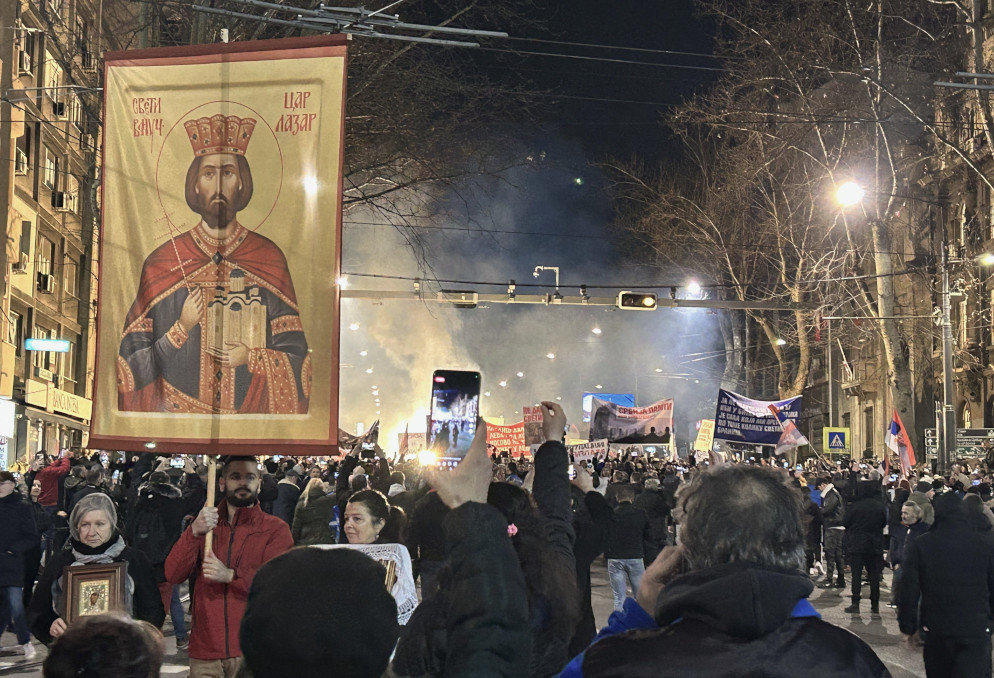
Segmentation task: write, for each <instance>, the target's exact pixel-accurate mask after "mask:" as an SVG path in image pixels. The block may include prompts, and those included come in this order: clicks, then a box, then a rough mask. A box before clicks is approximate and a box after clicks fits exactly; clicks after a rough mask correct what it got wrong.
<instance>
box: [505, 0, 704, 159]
mask: <svg viewBox="0 0 994 678" xmlns="http://www.w3.org/2000/svg"><path fill="white" fill-rule="evenodd" d="M543 3H544V4H545V6H546V9H547V12H548V16H549V21H548V26H547V27H546V28H547V29H548V32H547V31H546V30H544V29H543V30H535V29H529V27H527V26H519V27H513V28H508V32H509V33H511V35H512V36H514V37H523V38H532V37H535V38H540V39H551V40H556V41H560V42H563V43H586V44H591V45H600V46H603V47H600V48H598V47H581V46H579V45H566V44H562V45H551V44H542V43H531V42H518V41H512V42H510V43H509V45H510V46H518V47H520V48H521V49H527V50H529V51H535V52H558V53H565V54H572V55H579V56H589V57H599V58H603V59H612V60H615V61H611V62H608V61H584V60H573V59H564V58H556V57H540V56H531V57H528V58H526V59H522V62H521V65H522V71H523V73H524V75H526V76H529V77H531V78H532V79H533V80H534V81H535V82H536V84H537V85H539V86H540V87H543V88H548V89H550V90H554V91H558V92H560V93H562V94H563V95H564V97H563V98H562V99H561V100H559V103H558V104H557V106H556V112H557V116H556V118H555V120H556V121H557V123H559V125H560V131H561V133H562V134H563V135H564V136H566V137H569V138H574V139H577V140H579V141H580V142H581V143H582V145H583V149H584V151H585V153H586V154H587V155H588V156H589V157H590V159H591V160H596V159H598V158H602V157H604V156H613V157H617V158H628V157H630V156H631V155H632V154H638V155H639V156H640V157H643V158H646V159H649V160H651V159H653V158H657V157H659V156H661V155H664V154H668V153H672V152H673V147H672V146H671V145H667V143H666V142H667V138H666V135H665V130H664V128H663V127H662V126H661V125H660V124H659V123H660V121H661V119H662V118H663V117H664V116H665V114H666V112H667V110H668V109H667V107H668V106H670V105H672V104H676V103H679V102H680V101H681V99H682V97H684V96H686V95H688V94H690V93H692V92H693V91H694V89H695V88H697V87H700V86H701V85H702V84H704V83H707V82H708V81H709V80H710V79H711V78H712V77H713V76H714V75H715V73H714V72H713V71H707V70H695V69H696V68H714V67H716V65H717V64H716V60H715V59H713V58H706V57H693V56H686V55H676V54H663V53H652V52H645V51H635V50H627V49H608V48H607V47H628V48H637V49H641V50H666V51H670V52H690V53H699V54H710V53H711V51H712V46H711V43H712V40H711V36H710V33H709V25H710V24H709V22H708V21H707V20H706V19H705V18H702V17H697V16H696V15H695V11H694V7H693V3H692V2H691V1H690V0H657V1H655V2H632V1H631V0H621V2H612V3H607V4H605V3H604V2H597V1H595V0H576V1H574V2H569V3H561V2H556V1H555V0H543ZM549 32H551V33H552V34H553V35H551V36H550V35H549V34H548V33H549ZM621 62H640V63H638V64H636V63H621ZM642 64H670V65H676V66H690V67H695V68H694V69H692V68H675V67H667V66H661V65H642ZM585 98H586V99H589V100H584V99H585ZM595 99H601V100H605V101H596V100H595ZM606 100H614V101H606ZM638 102H646V103H638ZM560 114H561V115H560Z"/></svg>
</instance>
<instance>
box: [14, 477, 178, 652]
mask: <svg viewBox="0 0 994 678" xmlns="http://www.w3.org/2000/svg"><path fill="white" fill-rule="evenodd" d="M69 531H70V538H69V542H68V545H67V548H66V549H65V550H63V551H61V552H59V553H57V554H55V555H54V556H53V557H52V559H51V561H49V562H48V564H47V565H46V566H45V573H44V574H43V575H42V577H41V579H40V580H39V581H38V585H37V586H36V587H35V592H34V597H33V598H32V600H31V608H30V609H29V610H28V622H29V624H30V626H31V632H32V633H33V634H34V636H35V638H37V639H38V640H40V641H42V642H43V643H49V642H51V641H52V640H53V639H55V638H58V637H59V636H61V635H62V634H63V633H65V631H66V622H65V619H64V615H65V595H64V592H63V591H62V575H63V572H64V570H65V568H67V567H72V566H74V565H92V564H98V563H100V564H106V563H119V562H126V563H127V564H128V581H127V582H126V584H127V585H126V593H125V600H124V610H123V611H124V612H127V613H129V614H130V615H131V616H132V617H134V618H135V619H139V620H142V621H147V622H149V623H151V624H154V625H155V626H157V627H161V626H162V622H163V621H164V620H165V616H166V615H165V611H164V610H163V609H162V597H161V596H160V595H159V588H158V586H157V585H156V583H155V573H154V572H153V571H152V565H151V564H150V563H149V562H148V558H147V557H146V556H145V554H144V553H142V552H141V551H138V550H137V549H133V548H130V547H129V546H127V545H126V544H125V543H124V537H122V536H121V535H120V534H119V533H118V531H117V509H116V508H115V506H114V502H113V501H111V499H110V497H108V496H107V495H106V494H100V493H97V494H91V495H87V496H86V497H84V498H83V499H81V500H80V501H79V503H78V504H76V508H74V509H73V511H72V514H71V515H70V516H69Z"/></svg>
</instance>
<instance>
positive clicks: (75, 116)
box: [66, 94, 83, 138]
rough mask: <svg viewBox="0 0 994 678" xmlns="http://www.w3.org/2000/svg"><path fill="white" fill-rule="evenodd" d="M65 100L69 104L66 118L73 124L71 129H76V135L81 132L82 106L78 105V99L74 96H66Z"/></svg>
mask: <svg viewBox="0 0 994 678" xmlns="http://www.w3.org/2000/svg"><path fill="white" fill-rule="evenodd" d="M66 100H67V101H68V102H69V105H68V111H67V112H66V117H67V118H68V119H69V122H71V123H72V124H73V127H75V128H76V130H77V135H78V134H79V132H82V131H83V105H82V103H80V100H79V97H78V96H77V95H75V94H67V95H66ZM77 138H78V137H77Z"/></svg>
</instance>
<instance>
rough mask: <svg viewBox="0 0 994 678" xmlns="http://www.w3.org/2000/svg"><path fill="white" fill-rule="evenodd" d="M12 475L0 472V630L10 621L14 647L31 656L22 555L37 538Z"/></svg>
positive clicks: (35, 543)
mask: <svg viewBox="0 0 994 678" xmlns="http://www.w3.org/2000/svg"><path fill="white" fill-rule="evenodd" d="M15 488H16V484H15V480H14V476H13V474H11V473H10V472H9V471H0V596H3V598H0V623H2V625H3V627H6V626H7V623H8V622H10V621H11V619H13V622H14V631H15V632H16V634H17V644H18V645H21V646H22V647H23V648H24V654H25V656H33V655H34V650H33V649H29V648H30V644H31V637H30V636H29V635H28V624H27V619H26V618H25V616H24V599H23V597H22V595H21V585H22V584H23V583H24V554H25V553H27V552H28V551H29V550H30V549H31V547H32V546H33V547H35V548H37V547H38V543H39V539H40V538H39V536H38V532H37V531H36V530H35V523H34V518H32V517H31V507H30V506H28V505H27V504H26V503H25V501H24V497H22V496H21V495H20V493H19V492H17V491H16V489H15Z"/></svg>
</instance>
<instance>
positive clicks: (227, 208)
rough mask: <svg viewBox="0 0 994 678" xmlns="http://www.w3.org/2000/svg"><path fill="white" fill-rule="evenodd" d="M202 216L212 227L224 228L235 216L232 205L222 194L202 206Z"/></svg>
mask: <svg viewBox="0 0 994 678" xmlns="http://www.w3.org/2000/svg"><path fill="white" fill-rule="evenodd" d="M200 216H201V217H203V219H204V223H205V224H207V225H208V226H210V227H211V228H215V229H217V228H224V227H225V226H227V225H228V222H230V221H231V220H232V219H233V218H234V217H235V212H234V211H233V210H232V209H231V205H229V204H228V201H227V200H225V199H224V198H223V197H222V196H214V197H212V198H211V199H210V200H209V201H207V204H205V205H204V204H202V205H201V206H200Z"/></svg>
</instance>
